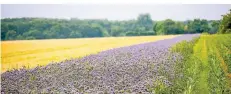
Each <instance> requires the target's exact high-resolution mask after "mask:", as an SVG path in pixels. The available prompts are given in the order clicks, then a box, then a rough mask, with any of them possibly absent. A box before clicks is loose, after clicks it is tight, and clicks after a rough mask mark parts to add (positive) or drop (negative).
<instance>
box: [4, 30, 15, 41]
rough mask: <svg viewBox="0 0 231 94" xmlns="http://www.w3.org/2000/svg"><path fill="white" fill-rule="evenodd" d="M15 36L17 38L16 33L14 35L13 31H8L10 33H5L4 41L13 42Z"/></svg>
mask: <svg viewBox="0 0 231 94" xmlns="http://www.w3.org/2000/svg"><path fill="white" fill-rule="evenodd" d="M16 36H17V33H16V31H14V30H10V31H8V32H7V33H6V39H7V40H13V39H14V37H16Z"/></svg>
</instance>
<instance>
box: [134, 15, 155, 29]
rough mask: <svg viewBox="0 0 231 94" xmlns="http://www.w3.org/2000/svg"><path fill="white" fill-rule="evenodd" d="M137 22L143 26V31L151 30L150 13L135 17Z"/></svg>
mask: <svg viewBox="0 0 231 94" xmlns="http://www.w3.org/2000/svg"><path fill="white" fill-rule="evenodd" d="M137 24H138V25H139V26H140V27H144V29H145V31H149V30H151V29H152V26H153V21H152V18H151V16H150V14H148V13H146V14H140V15H139V16H138V18H137Z"/></svg>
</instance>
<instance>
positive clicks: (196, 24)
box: [187, 19, 210, 33]
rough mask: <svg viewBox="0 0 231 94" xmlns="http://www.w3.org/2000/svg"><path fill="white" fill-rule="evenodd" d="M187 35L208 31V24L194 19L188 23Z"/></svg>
mask: <svg viewBox="0 0 231 94" xmlns="http://www.w3.org/2000/svg"><path fill="white" fill-rule="evenodd" d="M187 26H188V33H202V32H208V31H209V30H210V28H209V23H208V21H207V20H205V19H202V20H201V19H194V20H193V21H189V22H188V25H187Z"/></svg>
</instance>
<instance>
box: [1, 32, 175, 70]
mask: <svg viewBox="0 0 231 94" xmlns="http://www.w3.org/2000/svg"><path fill="white" fill-rule="evenodd" d="M176 36H178V35H167V36H143V37H116V38H115V37H109V38H83V39H50V40H28V41H27V40H23V41H3V42H2V43H1V46H2V54H1V55H2V57H1V65H2V68H1V71H2V72H5V71H6V70H12V69H18V68H22V67H23V66H25V67H26V68H34V67H36V66H38V65H47V64H48V63H50V62H52V61H54V62H59V61H63V60H65V59H71V58H78V57H83V56H86V55H89V54H95V53H97V52H100V51H103V50H108V49H111V48H117V47H123V46H129V45H134V44H139V43H143V42H153V41H158V40H163V39H169V38H174V37H176Z"/></svg>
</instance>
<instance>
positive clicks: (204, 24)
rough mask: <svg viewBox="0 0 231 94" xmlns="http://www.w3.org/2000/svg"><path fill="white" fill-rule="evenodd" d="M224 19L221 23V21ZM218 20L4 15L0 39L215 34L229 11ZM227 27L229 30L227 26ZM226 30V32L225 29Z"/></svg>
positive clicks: (226, 18) (146, 15) (146, 16)
mask: <svg viewBox="0 0 231 94" xmlns="http://www.w3.org/2000/svg"><path fill="white" fill-rule="evenodd" d="M224 19H225V20H228V21H226V22H224V21H223V20H224ZM224 19H223V20H222V21H221V20H206V19H193V20H187V21H174V20H171V19H166V20H163V21H153V20H152V19H151V16H150V14H140V15H139V16H138V17H137V19H134V20H125V21H110V20H107V19H82V20H81V19H77V18H71V19H51V18H4V19H1V39H2V40H30V39H59V38H89V37H110V36H115V37H116V36H147V35H168V34H188V33H202V32H208V33H212V34H213V33H217V32H218V31H219V30H223V29H224V30H225V28H226V29H227V28H230V27H229V26H226V25H225V26H224V28H220V24H224V23H227V22H230V14H229V16H228V17H226V16H224ZM229 30H230V29H229ZM228 32H230V31H228Z"/></svg>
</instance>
